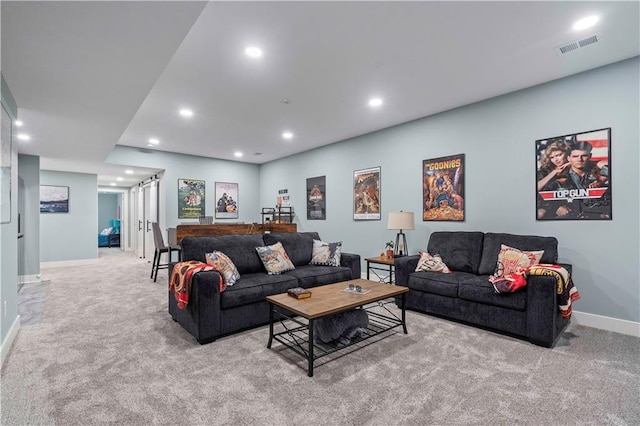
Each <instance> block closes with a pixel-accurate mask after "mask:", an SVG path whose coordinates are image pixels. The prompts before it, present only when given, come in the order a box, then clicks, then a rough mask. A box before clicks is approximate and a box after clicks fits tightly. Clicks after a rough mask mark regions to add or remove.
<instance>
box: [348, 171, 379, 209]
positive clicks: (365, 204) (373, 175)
mask: <svg viewBox="0 0 640 426" xmlns="http://www.w3.org/2000/svg"><path fill="white" fill-rule="evenodd" d="M380 170H381V168H380V167H372V168H370V169H363V170H355V171H354V172H353V219H354V220H380V186H381V185H380Z"/></svg>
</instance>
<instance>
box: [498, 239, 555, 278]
mask: <svg viewBox="0 0 640 426" xmlns="http://www.w3.org/2000/svg"><path fill="white" fill-rule="evenodd" d="M543 254H544V250H539V251H524V250H518V249H517V248H513V247H509V246H506V245H504V244H502V245H501V246H500V252H498V262H497V263H496V270H495V272H494V273H493V275H491V276H490V277H489V281H490V282H492V283H493V282H495V281H499V280H501V279H504V277H506V276H509V275H511V274H514V273H516V272H518V271H520V270H522V269H525V268H528V267H530V266H531V265H534V264H536V263H539V262H540V259H541V258H542V255H543Z"/></svg>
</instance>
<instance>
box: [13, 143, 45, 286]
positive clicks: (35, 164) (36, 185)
mask: <svg viewBox="0 0 640 426" xmlns="http://www.w3.org/2000/svg"><path fill="white" fill-rule="evenodd" d="M18 176H19V177H20V179H21V182H22V184H23V185H22V188H21V189H20V192H21V194H20V195H21V198H22V203H23V207H22V212H21V222H22V224H21V227H22V235H23V236H22V238H20V240H19V242H18V253H19V255H18V275H20V276H32V275H38V274H39V273H40V157H37V156H34V155H23V154H20V155H18Z"/></svg>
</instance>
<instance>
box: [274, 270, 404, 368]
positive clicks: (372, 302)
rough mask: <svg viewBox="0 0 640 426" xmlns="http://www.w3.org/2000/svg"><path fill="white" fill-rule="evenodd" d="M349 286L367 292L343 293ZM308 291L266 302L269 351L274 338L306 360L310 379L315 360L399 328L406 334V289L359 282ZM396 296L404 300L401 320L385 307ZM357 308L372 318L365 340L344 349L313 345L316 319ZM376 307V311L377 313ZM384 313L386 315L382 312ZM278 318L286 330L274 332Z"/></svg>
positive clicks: (275, 297) (367, 281)
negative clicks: (307, 294)
mask: <svg viewBox="0 0 640 426" xmlns="http://www.w3.org/2000/svg"><path fill="white" fill-rule="evenodd" d="M349 284H353V285H354V286H356V285H359V286H361V287H362V289H363V291H364V293H357V292H347V291H344V290H345V289H346V288H348V287H349ZM309 290H310V291H311V293H312V295H311V297H309V298H306V299H295V298H293V297H291V296H289V295H288V294H287V293H283V294H277V295H273V296H267V299H266V300H267V302H269V343H268V344H267V348H271V344H272V343H273V340H274V339H275V340H277V341H278V342H280V343H282V344H283V345H285V346H286V347H287V348H289V349H292V350H294V351H295V352H297V353H298V354H300V355H302V356H303V357H305V358H306V359H307V362H308V368H307V374H308V375H309V377H312V376H313V363H314V361H315V360H316V359H318V358H320V357H323V356H325V355H329V354H331V353H333V352H336V351H337V350H340V349H343V348H346V347H348V346H351V345H353V344H355V343H358V342H361V341H363V340H366V339H369V338H372V337H374V336H377V335H380V334H381V333H384V332H386V331H389V330H391V329H393V328H396V327H400V326H402V330H403V331H404V334H407V324H406V321H405V308H404V306H405V293H407V292H408V291H409V289H408V288H407V287H401V286H396V285H389V284H382V283H377V282H374V281H369V280H363V279H357V280H349V281H343V282H339V283H336V284H329V285H325V286H320V287H312V288H310V289H309ZM395 296H400V297H401V298H402V303H401V312H402V314H401V316H400V317H398V316H397V315H396V314H394V313H393V312H391V311H390V310H389V309H388V308H386V307H385V305H386V304H389V303H394V301H392V300H391V301H387V302H386V303H384V300H385V299H389V298H393V297H395ZM376 302H377V303H376ZM356 308H360V309H366V310H367V313H368V315H369V326H368V327H367V329H366V332H365V335H364V336H363V337H359V338H356V339H353V340H352V343H351V344H350V345H346V346H343V347H336V346H332V345H327V344H322V345H320V344H318V343H314V337H313V323H314V320H316V319H318V318H322V317H324V316H326V315H331V314H336V313H338V312H344V311H348V310H350V309H356ZM374 308H376V309H375V310H374ZM381 310H382V311H383V312H380V311H381ZM297 316H298V317H302V318H305V319H306V320H307V321H306V322H305V321H301V320H300V319H299V318H296V317H297ZM276 317H278V318H277V321H279V322H280V323H281V324H282V325H283V327H284V331H280V332H278V333H274V321H275V320H276Z"/></svg>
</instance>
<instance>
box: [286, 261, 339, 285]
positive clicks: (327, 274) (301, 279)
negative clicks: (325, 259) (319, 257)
mask: <svg viewBox="0 0 640 426" xmlns="http://www.w3.org/2000/svg"><path fill="white" fill-rule="evenodd" d="M285 275H287V276H290V277H295V278H296V279H297V280H298V285H299V286H300V287H304V288H309V287H316V286H319V285H325V284H333V283H337V282H340V281H347V280H350V279H351V269H350V268H347V267H344V266H318V265H300V266H296V269H294V270H293V271H287V272H285Z"/></svg>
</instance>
